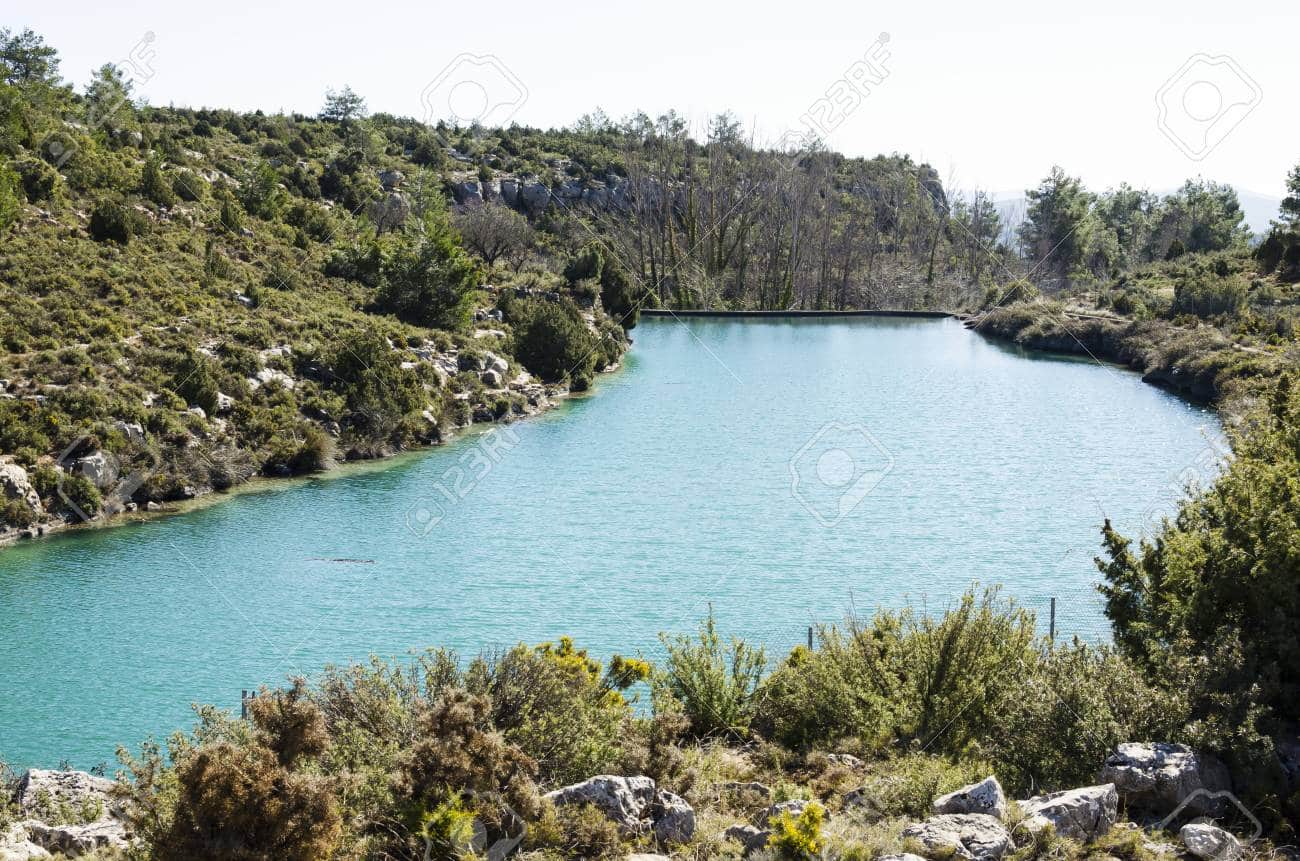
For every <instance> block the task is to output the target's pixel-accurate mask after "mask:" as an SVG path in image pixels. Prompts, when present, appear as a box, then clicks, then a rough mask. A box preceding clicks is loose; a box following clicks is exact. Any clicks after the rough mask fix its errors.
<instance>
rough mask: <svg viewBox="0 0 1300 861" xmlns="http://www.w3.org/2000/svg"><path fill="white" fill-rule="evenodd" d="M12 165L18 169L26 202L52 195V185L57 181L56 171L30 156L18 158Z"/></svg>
mask: <svg viewBox="0 0 1300 861" xmlns="http://www.w3.org/2000/svg"><path fill="white" fill-rule="evenodd" d="M14 166H15V167H16V168H17V170H18V176H19V178H20V180H21V181H22V186H23V193H24V194H26V195H27V200H28V202H30V203H37V202H39V201H42V200H49V199H50V198H51V197H53V196H54V187H55V185H56V184H57V183H58V181H59V174H58V171H56V170H55V169H54V168H52V167H50V166H49V165H48V164H46V163H45V162H43V161H41V160H40V159H38V158H31V157H30V156H28V157H26V158H21V159H19V160H18V161H17V162H16V163H15V165H14Z"/></svg>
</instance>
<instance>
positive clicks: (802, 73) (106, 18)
mask: <svg viewBox="0 0 1300 861" xmlns="http://www.w3.org/2000/svg"><path fill="white" fill-rule="evenodd" d="M3 3H4V6H5V7H7V8H6V9H5V11H4V14H3V15H2V16H0V21H3V22H4V23H5V24H7V25H8V26H11V27H19V28H21V27H24V26H30V27H32V28H33V29H35V30H37V31H38V32H40V33H41V34H43V35H44V36H45V37H46V39H47V41H49V42H50V43H51V44H53V45H54V46H55V47H56V48H58V49H59V51H60V54H61V56H62V58H63V66H62V71H63V74H64V77H65V78H68V79H70V80H72V81H74V82H75V83H77V84H78V85H79V86H80V85H82V84H84V83H85V81H86V80H87V78H88V77H89V72H90V70H91V69H92V68H93V67H95V66H97V65H99V64H102V63H104V62H119V61H121V60H123V59H125V58H126V57H127V56H128V54H129V53H130V52H131V51H132V49H133V46H135V45H136V44H137V43H138V42H139V41H140V39H141V37H142V36H143V35H144V34H145V33H146V32H151V33H153V34H154V35H155V37H156V38H155V39H154V41H153V42H152V44H151V48H152V51H153V57H152V61H151V65H152V67H153V69H154V74H153V76H152V77H151V78H150V79H149V80H148V81H147V82H145V83H144V84H143V85H142V86H141V87H140V88H139V91H140V93H141V94H142V95H144V96H145V97H146V98H147V99H148V100H149V101H150V102H152V103H153V104H168V103H174V104H177V105H189V106H195V107H198V106H220V107H232V108H239V109H253V108H262V109H264V110H268V111H274V110H279V109H285V110H299V111H303V112H315V111H316V110H317V109H318V108H319V106H320V103H321V100H322V94H323V92H324V90H325V88H326V87H327V86H331V85H332V86H335V87H339V86H342V85H344V84H349V85H351V86H352V87H353V88H354V89H356V90H357V91H358V92H359V93H361V94H362V95H364V96H365V97H366V98H367V100H368V103H369V107H370V109H371V110H372V111H375V110H383V111H389V112H392V113H396V114H401V115H407V116H416V117H423V116H424V113H425V111H424V108H423V107H422V104H421V93H422V91H424V90H425V88H426V87H427V86H428V85H429V84H430V83H431V82H434V81H436V80H438V78H439V75H440V74H441V73H442V72H443V71H444V69H445V68H446V67H447V66H448V64H449V63H451V62H452V61H453V59H454V58H455V57H456V56H457V55H459V54H462V53H470V54H475V55H492V56H494V57H496V58H497V59H498V60H499V61H500V62H501V63H502V64H503V65H504V66H505V67H506V68H507V69H508V70H509V71H510V73H511V74H513V75H514V76H515V77H516V78H517V79H518V81H520V82H521V83H522V85H523V86H524V87H525V88H526V90H527V98H526V100H525V101H524V103H523V105H522V107H521V108H519V110H518V112H517V114H515V118H516V119H518V120H519V121H520V122H523V123H526V124H530V125H538V126H544V127H545V126H559V125H566V124H568V123H570V122H572V121H573V120H574V119H576V118H577V117H578V116H580V115H581V114H583V113H585V112H587V111H589V110H592V109H594V108H596V107H597V106H599V107H602V108H603V109H604V110H605V111H606V112H607V113H608V114H609V115H610V116H612V117H615V118H617V117H620V116H622V115H624V114H626V113H628V112H630V111H632V110H635V109H643V110H645V111H646V112H648V113H650V114H651V115H655V114H657V113H659V112H661V111H663V110H665V109H668V108H673V107H675V108H677V109H678V110H679V111H681V112H682V113H684V114H686V115H687V116H688V117H690V118H691V119H692V120H693V121H696V122H699V123H702V122H703V120H704V118H705V117H707V116H708V115H709V114H711V113H713V112H715V111H718V110H722V109H727V108H729V109H731V110H732V111H734V112H735V113H736V114H737V115H738V116H739V117H740V118H741V119H742V120H743V121H744V122H745V123H746V125H747V126H753V125H755V124H757V126H758V127H759V129H760V133H761V135H762V137H763V139H764V140H769V141H770V140H775V139H776V138H777V137H779V136H780V135H781V134H782V133H783V132H785V131H787V130H790V129H794V128H797V127H798V126H799V117H800V116H801V115H802V114H804V113H805V112H806V111H808V110H809V108H810V106H811V105H812V104H813V103H814V101H815V100H817V99H818V98H819V97H821V96H823V95H824V94H825V92H826V90H827V89H828V88H830V87H832V85H834V83H835V81H836V80H837V79H839V78H841V76H843V75H844V73H845V71H846V70H847V69H848V68H849V67H850V65H851V64H853V63H854V61H855V60H859V59H861V58H862V57H863V55H864V54H865V53H866V52H867V51H868V49H869V47H870V46H871V44H872V43H873V42H874V41H875V40H876V37H877V34H879V33H881V32H885V33H888V34H889V43H888V46H887V47H888V59H887V60H884V62H883V66H884V68H885V69H886V70H887V72H888V75H887V77H886V78H885V79H884V80H883V81H881V82H880V83H879V84H878V85H877V86H875V87H873V91H872V92H871V94H870V96H869V97H867V98H865V99H863V100H862V102H861V104H860V105H859V106H858V107H857V109H856V110H855V111H854V112H852V113H851V114H850V115H849V116H848V117H847V118H846V119H845V120H844V121H843V122H842V124H841V125H839V126H838V128H836V129H835V130H834V131H833V133H831V134H830V135H829V136H828V137H827V140H828V142H829V143H830V144H831V146H833V147H834V148H836V149H839V150H841V151H844V152H847V153H849V154H853V155H874V154H876V153H879V152H894V151H897V152H907V153H910V154H911V155H912V156H913V157H914V158H916V159H918V160H925V161H929V162H930V163H931V164H933V165H934V166H935V167H936V168H937V169H938V170H939V172H940V173H941V174H942V175H943V176H944V178H945V179H953V180H955V182H956V184H957V185H959V186H962V187H968V188H969V187H973V186H976V185H978V186H980V187H983V188H986V189H991V190H994V191H997V192H1003V191H1011V190H1017V189H1023V188H1025V187H1027V186H1029V185H1032V184H1034V183H1036V182H1037V181H1038V180H1039V179H1040V178H1041V177H1042V176H1043V175H1044V174H1045V173H1046V172H1047V171H1048V169H1049V168H1050V167H1051V165H1052V164H1053V163H1059V164H1061V165H1062V166H1063V167H1065V168H1066V169H1067V170H1068V171H1069V172H1071V173H1073V174H1077V175H1081V176H1082V177H1083V178H1084V180H1085V182H1086V183H1087V184H1088V185H1089V186H1090V187H1092V188H1095V189H1097V190H1100V189H1102V188H1104V187H1106V186H1108V185H1112V184H1115V183H1118V182H1119V181H1121V180H1128V181H1130V182H1132V183H1133V184H1135V185H1144V186H1147V187H1150V188H1152V189H1157V190H1161V189H1168V188H1172V187H1174V186H1176V185H1178V184H1180V183H1181V182H1182V180H1183V179H1185V178H1187V177H1188V176H1194V175H1198V174H1200V175H1204V176H1205V177H1207V178H1209V179H1215V180H1219V181H1223V182H1231V183H1233V184H1234V185H1236V186H1237V187H1238V188H1240V189H1249V190H1253V191H1256V192H1262V193H1265V194H1269V195H1275V196H1281V194H1282V189H1283V182H1284V177H1285V174H1286V172H1287V170H1289V169H1290V167H1292V166H1293V165H1294V164H1296V163H1297V162H1300V109H1298V107H1297V105H1298V103H1300V99H1298V97H1297V95H1296V92H1297V86H1300V53H1298V52H1297V49H1296V43H1295V34H1296V33H1297V32H1300V3H1297V2H1296V0H1259V2H1251V3H1245V2H1236V3H1227V2H1222V0H1215V2H1206V0H1179V2H1170V0H1159V2H1146V3H1143V2H1141V0H1124V2H1118V0H1098V2H1090V3H1087V4H1073V3H1072V4H1068V5H1069V6H1070V7H1071V9H1072V10H1073V9H1080V10H1081V11H1079V12H1078V13H1077V14H1076V13H1073V12H1070V13H1067V12H1065V11H1063V6H1064V5H1065V4H1053V3H1051V2H1043V0H1039V2H992V3H989V2H985V3H972V2H956V0H949V2H940V3H929V4H915V3H911V4H909V3H901V2H896V3H890V4H885V3H871V2H856V3H848V2H831V0H801V2H797V3H793V2H785V3H774V2H765V0H749V2H744V3H734V4H729V5H727V6H723V5H708V4H706V3H704V2H699V0H696V2H685V0H659V2H654V3H643V2H636V3H633V2H619V0H605V2H567V3H566V2H536V0H534V2H518V0H497V2H493V3H482V2H458V3H447V2H435V3H423V4H414V3H411V4H405V3H404V4H392V5H388V6H384V7H381V6H380V5H379V4H363V3H357V2H347V3H343V2H338V0H315V2H311V3H288V2H261V3H250V2H239V0H226V2H223V3H221V4H219V5H217V6H214V7H211V11H200V10H199V9H198V8H197V4H186V3H184V2H175V0H173V2H160V0H127V2H118V3H103V2H89V0H59V2H57V3H41V4H37V3H35V2H32V0H25V2H23V3H22V4H21V5H20V4H18V3H15V2H14V0H3ZM1085 7H1086V8H1085ZM217 9H219V10H220V11H216V10H217ZM1198 53H1201V54H1206V55H1211V56H1217V55H1227V56H1229V57H1231V58H1233V60H1235V62H1236V63H1237V65H1238V66H1239V67H1240V69H1242V70H1244V71H1245V73H1246V74H1247V75H1248V76H1249V77H1250V78H1251V79H1253V81H1254V82H1255V84H1257V86H1258V91H1257V92H1256V91H1255V90H1254V89H1253V87H1252V85H1251V84H1249V83H1244V82H1242V81H1241V79H1240V78H1239V77H1237V76H1235V73H1234V72H1233V70H1232V69H1231V68H1230V67H1227V66H1215V67H1210V68H1209V69H1208V70H1207V69H1206V68H1205V67H1202V66H1198V67H1196V68H1194V69H1192V71H1191V72H1190V73H1189V74H1190V76H1189V77H1188V76H1185V77H1184V78H1183V79H1181V80H1180V82H1179V83H1178V84H1177V85H1176V87H1175V89H1174V93H1175V94H1176V95H1178V96H1179V98H1177V99H1175V100H1174V106H1173V113H1172V116H1173V117H1174V119H1173V122H1181V123H1182V125H1181V126H1180V130H1179V131H1177V132H1176V133H1177V134H1180V135H1181V136H1182V138H1183V139H1184V141H1186V145H1185V146H1184V148H1185V149H1191V150H1192V151H1197V150H1198V149H1199V148H1200V146H1201V143H1200V140H1199V139H1195V134H1194V130H1195V129H1196V128H1204V127H1205V125H1204V124H1202V125H1200V126H1197V125H1196V123H1195V121H1192V125H1191V126H1188V125H1187V122H1186V120H1187V116H1186V112H1187V111H1188V110H1192V111H1194V112H1196V113H1197V114H1198V115H1204V116H1213V115H1214V111H1215V108H1216V105H1215V104H1213V102H1214V99H1215V96H1214V91H1213V90H1211V89H1208V88H1207V87H1206V86H1205V85H1204V84H1202V83H1198V82H1201V81H1202V80H1203V79H1206V78H1209V79H1212V81H1211V82H1212V83H1215V84H1216V86H1218V88H1219V91H1220V92H1223V93H1229V94H1230V96H1231V97H1230V98H1228V99H1227V101H1229V102H1231V101H1233V100H1234V99H1236V100H1245V101H1246V103H1250V102H1254V101H1256V100H1258V103H1257V104H1256V105H1255V106H1254V108H1253V109H1252V110H1251V111H1250V112H1249V113H1248V114H1247V115H1245V117H1244V119H1240V122H1239V123H1238V124H1237V125H1236V126H1235V127H1234V128H1232V130H1231V131H1230V132H1229V133H1228V134H1227V135H1226V137H1224V138H1223V139H1222V141H1221V142H1220V143H1219V144H1218V145H1217V146H1216V147H1214V148H1213V149H1212V150H1211V151H1210V152H1209V153H1208V154H1207V155H1206V156H1205V157H1204V158H1203V159H1202V160H1200V161H1194V160H1192V159H1190V158H1188V157H1187V156H1186V155H1184V153H1183V152H1182V151H1180V148H1179V147H1177V146H1176V145H1175V144H1174V143H1173V142H1172V141H1171V140H1170V139H1169V138H1168V137H1166V135H1165V134H1163V133H1162V131H1161V130H1160V128H1159V126H1158V124H1157V108H1156V93H1157V91H1159V90H1160V89H1161V87H1162V85H1164V84H1165V83H1166V81H1167V80H1168V79H1169V78H1170V76H1172V75H1174V74H1175V73H1176V72H1178V70H1179V69H1180V67H1182V66H1183V64H1184V63H1185V62H1186V61H1187V60H1188V58H1189V57H1190V56H1192V55H1194V54H1198ZM482 68H483V67H478V69H477V70H476V69H475V68H474V67H470V66H466V65H461V66H458V67H456V68H453V69H452V71H451V73H450V77H448V78H445V79H444V83H445V84H447V85H449V84H451V83H455V82H456V81H457V80H458V79H460V78H464V77H466V76H469V77H471V78H474V79H475V80H478V82H479V83H480V84H481V85H483V86H485V87H486V89H487V90H489V91H490V92H492V94H493V96H494V98H497V99H507V98H509V96H508V95H507V94H505V93H501V94H500V95H498V94H497V91H499V90H502V89H503V88H507V87H508V85H507V84H501V83H500V82H499V81H496V82H493V81H487V82H486V83H484V82H483V80H481V79H480V78H481V76H482V74H483V72H482ZM476 76H477V77H476ZM1225 76H1226V77H1225ZM444 89H445V87H444ZM1234 89H1235V90H1237V91H1239V95H1238V94H1234V93H1232V90H1234ZM438 92H442V91H441V90H439V91H438ZM455 92H457V93H458V94H460V95H457V96H456V97H455V98H461V97H462V96H464V95H465V93H467V92H470V91H467V90H465V89H463V88H462V89H461V90H457V91H455ZM1184 93H1186V94H1188V97H1187V99H1183V98H1181V96H1182V95H1183V94H1184ZM444 102H445V99H444ZM461 104H464V103H461ZM1184 104H1185V105H1187V107H1184V106H1183V105H1184ZM458 106H460V104H458ZM503 110H504V109H503ZM1234 110H1235V111H1236V112H1237V113H1240V112H1242V111H1244V108H1237V109H1234ZM1237 113H1234V114H1229V115H1228V117H1227V120H1226V123H1225V125H1227V126H1231V125H1232V122H1233V120H1234V119H1236V118H1239V117H1238V116H1237ZM1222 127H1223V126H1220V127H1219V128H1222ZM1188 128H1191V129H1192V130H1193V131H1192V132H1189V131H1187V129H1188ZM1212 134H1213V135H1215V136H1217V135H1218V132H1217V131H1214V132H1212Z"/></svg>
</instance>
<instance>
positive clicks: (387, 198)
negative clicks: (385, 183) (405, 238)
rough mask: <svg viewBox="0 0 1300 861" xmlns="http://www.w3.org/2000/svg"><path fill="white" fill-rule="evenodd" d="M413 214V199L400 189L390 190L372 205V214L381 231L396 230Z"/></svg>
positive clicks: (376, 226)
mask: <svg viewBox="0 0 1300 861" xmlns="http://www.w3.org/2000/svg"><path fill="white" fill-rule="evenodd" d="M410 215H411V200H410V198H408V197H407V196H406V195H405V194H403V193H402V192H400V191H390V192H388V193H387V194H385V195H384V196H383V197H381V198H380V199H379V200H376V201H375V202H374V203H372V204H371V205H370V216H371V219H372V220H373V221H374V222H375V229H376V230H377V231H379V232H380V233H385V232H387V231H392V230H396V229H398V228H399V227H401V226H402V225H403V224H405V223H406V219H407V218H408V217H410Z"/></svg>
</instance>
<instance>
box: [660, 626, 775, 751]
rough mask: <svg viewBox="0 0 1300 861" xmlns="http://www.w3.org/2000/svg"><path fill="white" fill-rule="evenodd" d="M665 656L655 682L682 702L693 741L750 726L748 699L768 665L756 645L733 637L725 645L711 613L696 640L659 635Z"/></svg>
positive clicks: (738, 732) (739, 732)
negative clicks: (661, 669) (696, 738)
mask: <svg viewBox="0 0 1300 861" xmlns="http://www.w3.org/2000/svg"><path fill="white" fill-rule="evenodd" d="M659 639H660V640H661V641H662V642H663V644H664V649H665V651H666V652H667V654H668V657H667V666H666V667H665V670H664V674H663V676H662V677H661V678H659V679H657V680H656V683H657V684H661V685H664V686H665V687H666V688H667V689H668V690H669V691H670V692H671V693H672V694H673V696H674V697H675V698H677V699H678V700H679V701H681V703H682V706H683V708H684V710H685V713H686V716H687V718H688V719H689V720H690V725H691V732H692V733H693V734H694V735H695V736H697V737H701V738H702V737H706V736H721V737H734V736H739V735H742V734H743V733H744V731H745V730H746V728H747V727H748V726H749V722H750V718H751V714H752V708H753V697H754V693H755V691H756V690H757V689H758V685H759V680H760V679H761V678H762V676H763V670H764V668H765V667H766V665H767V658H766V656H765V654H764V652H763V648H762V647H761V646H758V647H755V646H751V645H749V644H748V643H746V642H745V641H744V640H741V639H737V638H732V640H731V641H730V643H726V644H724V643H723V642H722V638H721V637H720V636H719V635H718V631H717V625H716V624H715V622H714V620H713V615H712V614H710V615H709V617H708V618H707V619H706V620H705V621H704V622H703V623H702V624H701V625H700V631H699V634H698V636H697V637H695V638H692V637H688V636H685V635H681V634H679V635H677V636H669V635H667V634H660V635H659Z"/></svg>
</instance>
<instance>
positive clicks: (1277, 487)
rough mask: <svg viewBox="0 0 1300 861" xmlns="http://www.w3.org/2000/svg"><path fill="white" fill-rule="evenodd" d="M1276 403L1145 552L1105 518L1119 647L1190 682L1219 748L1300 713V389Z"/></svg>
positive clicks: (1288, 380) (1281, 386)
mask: <svg viewBox="0 0 1300 861" xmlns="http://www.w3.org/2000/svg"><path fill="white" fill-rule="evenodd" d="M1267 400H1268V403H1266V404H1264V405H1262V406H1261V407H1259V408H1258V409H1257V410H1256V412H1255V414H1254V415H1253V416H1252V421H1251V422H1249V423H1247V424H1244V425H1243V426H1244V427H1246V428H1248V430H1246V431H1244V432H1240V433H1238V432H1234V437H1235V438H1234V441H1233V452H1234V454H1233V458H1232V459H1231V461H1229V462H1228V463H1227V465H1226V466H1225V467H1224V471H1223V473H1222V474H1221V475H1220V476H1219V478H1218V479H1217V480H1216V481H1215V482H1214V484H1213V485H1212V486H1210V487H1209V488H1207V489H1205V490H1204V491H1201V492H1198V493H1197V494H1196V495H1194V496H1192V497H1191V498H1189V499H1188V500H1186V501H1185V502H1184V503H1183V504H1182V506H1181V507H1180V509H1179V512H1178V515H1177V517H1176V518H1175V519H1174V520H1173V521H1166V522H1165V524H1164V526H1163V529H1162V530H1161V532H1160V534H1158V535H1157V536H1156V537H1155V539H1154V540H1153V541H1151V542H1148V541H1143V542H1142V543H1141V545H1140V547H1139V548H1138V549H1137V551H1136V552H1135V551H1134V550H1133V548H1132V544H1131V542H1130V541H1129V540H1128V539H1126V538H1124V537H1123V536H1121V535H1119V534H1118V533H1117V532H1116V531H1115V530H1114V529H1113V528H1112V527H1111V525H1110V523H1109V522H1107V524H1106V526H1105V527H1104V530H1103V537H1104V541H1105V550H1106V557H1107V558H1106V559H1104V560H1103V559H1098V560H1097V564H1098V567H1099V568H1100V570H1101V572H1102V574H1103V575H1104V576H1105V580H1106V583H1105V585H1104V586H1102V587H1101V591H1102V594H1103V595H1104V596H1105V598H1106V615H1107V616H1108V617H1109V618H1110V620H1111V622H1112V624H1113V626H1114V630H1115V641H1116V644H1117V645H1118V646H1119V647H1120V649H1121V650H1122V651H1123V652H1124V653H1125V654H1126V655H1128V656H1129V657H1131V658H1134V659H1135V660H1137V661H1139V662H1140V663H1141V664H1143V665H1145V666H1147V667H1149V668H1150V669H1151V670H1152V671H1153V672H1154V673H1157V674H1164V675H1165V677H1166V678H1169V679H1170V680H1171V681H1172V680H1174V679H1178V682H1177V683H1179V684H1187V685H1188V686H1189V687H1191V688H1192V690H1193V695H1194V696H1193V708H1194V712H1195V713H1194V714H1193V717H1194V718H1202V719H1205V720H1207V721H1209V722H1210V731H1214V730H1218V731H1219V732H1221V733H1222V735H1221V737H1220V740H1221V741H1222V740H1223V739H1231V738H1238V737H1242V736H1244V735H1245V734H1246V733H1247V732H1249V731H1255V732H1260V731H1262V732H1269V731H1275V730H1277V729H1279V728H1281V727H1283V726H1285V725H1286V724H1288V723H1290V722H1294V721H1295V720H1297V719H1298V718H1300V640H1297V638H1296V635H1295V632H1296V630H1297V629H1298V628H1300V589H1297V579H1296V577H1297V573H1296V572H1297V571H1300V550H1297V548H1300V506H1298V505H1297V489H1296V475H1297V474H1300V391H1297V387H1296V384H1295V381H1294V379H1293V378H1292V377H1291V376H1290V375H1289V374H1284V375H1283V376H1282V377H1281V378H1280V380H1279V382H1278V384H1277V385H1276V387H1275V389H1274V390H1273V392H1272V393H1271V395H1270V396H1269V397H1268V399H1267ZM1184 663H1185V671H1187V672H1186V674H1187V675H1190V678H1181V677H1182V676H1183V675H1184V674H1185V673H1184V670H1180V669H1179V667H1180V666H1182V665H1183V664H1184ZM1198 667H1199V670H1198V669H1197V668H1198ZM1198 673H1199V675H1198ZM1239 721H1240V722H1241V726H1240V727H1239V726H1238V722H1239ZM1216 722H1218V723H1217V725H1216ZM1247 723H1249V724H1252V725H1253V726H1246V724H1247ZM1243 727H1244V729H1243V732H1242V735H1241V736H1239V735H1238V729H1239V728H1243Z"/></svg>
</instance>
